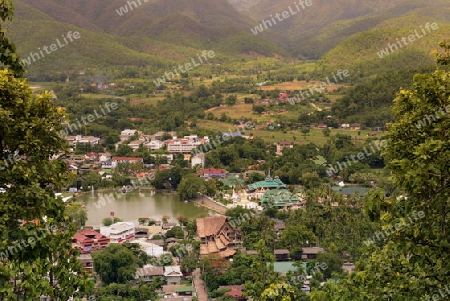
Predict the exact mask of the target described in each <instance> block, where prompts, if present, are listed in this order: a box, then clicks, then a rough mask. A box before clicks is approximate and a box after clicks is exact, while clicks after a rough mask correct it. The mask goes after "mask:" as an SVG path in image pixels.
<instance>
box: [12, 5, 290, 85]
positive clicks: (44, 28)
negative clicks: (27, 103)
mask: <svg viewBox="0 0 450 301" xmlns="http://www.w3.org/2000/svg"><path fill="white" fill-rule="evenodd" d="M24 2H31V1H26V0H25V1H18V2H16V3H15V8H16V11H15V22H14V23H13V24H12V25H11V26H10V28H9V32H8V35H10V36H11V37H12V38H13V40H14V41H15V43H16V44H17V47H18V53H19V54H20V55H21V58H22V59H29V58H30V53H38V50H39V48H41V50H42V49H43V47H44V46H49V45H51V44H55V43H56V40H57V39H58V38H59V40H60V41H63V38H62V35H65V34H67V32H69V31H72V32H75V31H78V32H80V36H81V38H80V39H79V40H75V41H73V42H72V43H69V44H68V45H66V46H65V47H62V48H61V49H59V48H58V50H57V51H53V52H51V53H50V54H46V53H45V52H43V53H44V56H42V55H41V57H40V58H38V59H37V60H36V61H30V62H31V65H30V66H29V68H28V69H29V72H28V74H27V76H28V77H29V78H31V79H35V80H45V79H46V78H47V76H52V78H55V74H57V73H61V72H65V71H69V70H70V71H74V72H78V71H83V70H87V69H89V68H94V69H96V68H97V69H98V68H100V69H101V68H108V69H121V68H123V67H126V66H135V67H139V68H146V69H148V72H147V73H149V74H152V75H151V76H150V77H151V78H154V75H156V74H160V73H161V70H164V69H167V68H168V67H171V66H173V65H175V64H176V63H184V62H188V61H190V59H191V58H192V57H195V56H196V55H197V53H199V52H201V51H203V50H214V51H215V53H216V58H217V59H220V60H224V59H225V60H239V55H240V54H246V55H248V54H252V53H255V54H257V55H262V56H269V57H270V56H274V55H282V56H285V55H287V53H286V52H284V51H283V50H282V49H280V48H278V47H276V46H274V44H273V43H271V42H269V41H268V40H265V39H263V38H260V37H258V38H257V37H254V36H253V35H250V34H247V33H244V32H243V31H242V30H239V29H238V25H236V23H235V22H232V21H230V26H228V27H226V26H224V27H220V28H219V27H215V28H211V27H209V26H206V25H199V24H198V22H197V21H196V20H194V19H191V18H190V17H188V16H187V15H186V14H182V13H174V14H168V15H167V16H165V17H163V18H159V19H158V20H154V21H153V22H148V18H149V16H148V15H142V14H140V15H139V14H138V15H136V16H133V18H132V21H133V22H130V21H129V20H126V18H125V17H128V16H123V18H124V19H121V20H122V23H121V25H122V27H121V29H120V30H119V29H118V28H119V26H118V27H117V28H116V30H115V31H121V30H123V31H124V33H123V34H122V35H118V34H117V33H114V32H111V33H108V32H107V31H108V30H109V28H108V26H106V25H105V27H104V28H101V27H99V26H98V23H102V24H106V23H105V22H102V21H101V20H102V18H103V17H101V16H100V15H103V13H102V12H101V11H99V10H100V9H105V7H103V6H101V5H100V4H101V2H100V1H92V2H86V8H89V9H92V10H97V13H96V14H94V13H93V11H92V10H89V13H82V12H83V8H82V7H81V6H80V5H79V4H77V5H75V4H74V3H71V5H69V4H65V3H64V1H63V2H62V3H60V4H55V3H53V2H54V1H53V0H39V1H32V3H33V7H32V6H30V5H28V4H25V3H24ZM114 3H115V4H122V5H123V2H121V1H115V2H114ZM114 3H113V4H114ZM94 4H95V5H94ZM113 4H111V3H110V4H109V5H108V8H111V9H112V8H114V7H115V6H113ZM228 6H229V8H231V10H234V9H233V8H232V7H231V5H228ZM86 8H84V9H86ZM143 8H144V7H143ZM40 9H42V10H44V11H41V10H40ZM77 9H79V10H80V13H78V12H77V11H76V10H77ZM191 10H192V9H191ZM135 12H138V10H136V11H135ZM235 12H236V11H235ZM47 13H48V14H47ZM113 13H114V14H116V15H117V13H116V12H115V11H114V10H113ZM131 13H134V12H130V13H129V14H131ZM95 15H98V18H97V19H95V18H94V17H95ZM136 17H137V19H136ZM117 18H120V17H119V16H118V15H117ZM139 18H143V19H142V20H139ZM152 18H153V17H152ZM91 19H92V20H91ZM63 21H64V22H63ZM141 21H142V22H141ZM94 22H96V23H97V24H95V23H94ZM110 22H112V21H110ZM129 23H133V24H131V25H130V24H129ZM76 24H80V25H81V26H75V25H76ZM136 24H137V25H140V26H137V25H136ZM117 25H119V24H117ZM127 27H128V28H130V29H129V30H130V31H133V30H134V32H133V34H132V33H131V32H130V33H129V34H125V32H126V30H127V29H126V28H127ZM133 28H134V29H133ZM31 32H32V33H33V34H32V35H30V33H31ZM147 36H151V37H152V38H149V37H147ZM35 58H36V56H35ZM43 75H45V77H44V78H42V76H43Z"/></svg>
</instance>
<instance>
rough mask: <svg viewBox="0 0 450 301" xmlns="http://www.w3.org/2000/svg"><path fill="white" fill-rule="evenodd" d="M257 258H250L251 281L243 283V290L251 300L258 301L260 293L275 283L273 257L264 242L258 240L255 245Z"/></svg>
mask: <svg viewBox="0 0 450 301" xmlns="http://www.w3.org/2000/svg"><path fill="white" fill-rule="evenodd" d="M255 250H256V251H257V252H258V255H257V256H253V257H252V263H251V265H250V268H251V270H252V272H253V273H252V274H253V279H252V280H251V281H247V282H246V283H245V290H246V293H247V294H248V295H249V296H252V297H253V299H259V297H261V295H262V292H263V291H264V290H265V289H266V288H268V287H269V285H271V283H274V282H276V274H275V273H274V265H273V264H274V262H275V256H274V255H273V253H272V252H271V251H270V250H269V249H268V248H267V246H266V243H265V242H264V240H262V239H261V240H260V241H258V242H257V243H256V244H255Z"/></svg>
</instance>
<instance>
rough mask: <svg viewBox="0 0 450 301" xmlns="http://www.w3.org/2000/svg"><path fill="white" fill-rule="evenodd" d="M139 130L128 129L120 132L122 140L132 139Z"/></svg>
mask: <svg viewBox="0 0 450 301" xmlns="http://www.w3.org/2000/svg"><path fill="white" fill-rule="evenodd" d="M136 132H137V130H130V129H126V130H123V131H122V132H120V141H125V140H128V139H130V138H131V137H132V136H133V135H134V134H136Z"/></svg>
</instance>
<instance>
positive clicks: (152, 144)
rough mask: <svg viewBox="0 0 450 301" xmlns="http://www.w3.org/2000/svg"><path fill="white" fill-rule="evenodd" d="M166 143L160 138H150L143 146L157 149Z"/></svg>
mask: <svg viewBox="0 0 450 301" xmlns="http://www.w3.org/2000/svg"><path fill="white" fill-rule="evenodd" d="M165 144H166V143H165V142H164V141H160V140H152V141H150V142H148V143H146V144H144V146H146V147H148V148H149V149H151V150H158V149H160V148H162V147H164V145H165Z"/></svg>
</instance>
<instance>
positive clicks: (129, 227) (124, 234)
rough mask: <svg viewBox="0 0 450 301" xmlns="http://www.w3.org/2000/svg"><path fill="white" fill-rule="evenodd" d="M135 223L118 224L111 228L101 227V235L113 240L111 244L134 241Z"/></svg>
mask: <svg viewBox="0 0 450 301" xmlns="http://www.w3.org/2000/svg"><path fill="white" fill-rule="evenodd" d="M134 227H135V225H134V223H130V222H118V223H115V224H112V225H111V226H109V227H100V233H101V234H103V235H105V236H106V237H108V238H109V239H110V240H111V243H119V244H120V243H123V242H126V241H130V240H132V239H134V234H135V230H134Z"/></svg>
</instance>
